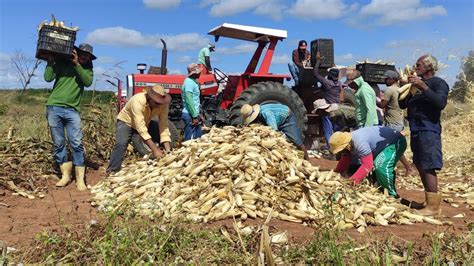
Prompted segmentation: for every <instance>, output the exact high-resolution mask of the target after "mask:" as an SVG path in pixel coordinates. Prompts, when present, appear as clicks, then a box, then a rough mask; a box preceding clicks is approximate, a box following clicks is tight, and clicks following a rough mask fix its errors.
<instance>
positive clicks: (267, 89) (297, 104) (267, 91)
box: [229, 81, 308, 132]
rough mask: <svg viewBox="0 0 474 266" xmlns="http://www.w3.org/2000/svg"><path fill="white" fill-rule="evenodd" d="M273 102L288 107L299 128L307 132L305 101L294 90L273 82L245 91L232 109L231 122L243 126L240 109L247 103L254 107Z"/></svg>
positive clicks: (255, 85) (259, 84)
mask: <svg viewBox="0 0 474 266" xmlns="http://www.w3.org/2000/svg"><path fill="white" fill-rule="evenodd" d="M272 102H273V103H281V104H284V105H286V106H288V107H289V108H290V110H291V112H293V114H295V116H296V119H297V122H298V127H299V128H300V129H301V131H302V132H305V131H306V128H307V123H308V117H307V116H306V108H305V107H304V103H303V101H302V100H301V99H300V97H299V96H298V94H297V93H296V92H294V91H293V90H292V89H290V88H288V87H287V86H285V85H283V84H281V83H278V82H272V81H266V82H260V83H256V84H253V85H251V86H249V87H248V88H247V89H245V90H244V91H243V92H242V93H241V94H240V96H239V97H238V98H237V100H235V102H234V103H233V104H232V107H231V108H230V114H229V122H230V124H231V125H234V126H237V125H241V124H242V117H241V115H240V108H241V107H242V106H243V105H244V104H246V103H248V104H250V105H254V104H264V103H272Z"/></svg>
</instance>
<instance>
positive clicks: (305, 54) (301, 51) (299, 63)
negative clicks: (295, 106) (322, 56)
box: [288, 40, 311, 86]
mask: <svg viewBox="0 0 474 266" xmlns="http://www.w3.org/2000/svg"><path fill="white" fill-rule="evenodd" d="M307 46H308V43H307V42H306V41H305V40H301V41H299V42H298V48H296V49H295V50H293V52H292V61H293V62H292V63H289V64H288V68H289V69H290V74H291V76H292V77H293V80H294V81H295V86H298V84H299V75H300V68H303V67H304V64H303V63H304V61H306V60H308V59H309V58H310V56H311V55H310V53H309V51H308V50H306V47H307Z"/></svg>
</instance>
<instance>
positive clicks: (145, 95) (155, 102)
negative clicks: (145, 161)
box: [107, 85, 171, 173]
mask: <svg viewBox="0 0 474 266" xmlns="http://www.w3.org/2000/svg"><path fill="white" fill-rule="evenodd" d="M170 103H171V96H170V95H169V94H167V93H166V92H165V89H164V88H163V87H162V86H160V85H155V86H154V87H152V88H148V89H147V90H146V91H145V92H141V93H137V94H135V95H134V96H133V97H132V98H130V100H129V101H128V102H127V104H125V107H124V108H123V109H122V111H120V113H119V114H118V116H117V122H116V125H115V128H116V129H115V146H114V149H113V150H112V154H111V155H110V163H109V166H108V168H107V173H113V172H118V171H119V170H120V169H121V168H122V161H123V156H124V155H125V151H126V150H127V146H128V143H129V142H130V140H131V139H132V136H133V135H134V134H138V135H140V137H141V138H142V139H143V141H144V142H145V144H146V145H147V146H148V147H149V148H150V150H151V152H152V154H153V156H154V157H155V158H156V159H159V158H161V157H163V156H164V153H163V151H162V150H161V149H160V148H159V147H158V146H157V145H156V144H155V143H154V142H153V139H152V138H151V136H150V134H149V133H148V125H149V124H150V121H151V119H152V118H153V117H158V119H159V121H158V125H159V131H160V143H161V144H162V145H163V147H164V148H165V151H166V152H169V151H170V150H171V145H170V142H171V134H170V130H169V127H168V112H169V105H170Z"/></svg>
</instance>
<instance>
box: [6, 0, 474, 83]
mask: <svg viewBox="0 0 474 266" xmlns="http://www.w3.org/2000/svg"><path fill="white" fill-rule="evenodd" d="M473 2H474V1H472V0H365V1H353V0H135V1H132V0H115V1H113V0H95V1H92V0H82V1H77V0H76V1H70V0H0V88H15V87H19V85H20V84H19V82H18V78H17V77H16V76H15V72H14V71H13V68H12V67H11V65H10V63H9V59H10V57H11V55H12V53H14V52H15V51H16V50H21V51H22V52H23V53H25V54H26V55H28V56H30V57H34V54H35V49H36V41H37V25H38V24H39V23H40V22H41V21H43V20H48V21H50V20H51V14H54V15H55V16H56V18H57V19H58V20H62V21H65V23H66V25H73V26H79V27H80V31H79V32H78V35H77V40H76V44H79V43H82V42H88V43H91V44H92V45H93V46H94V54H95V55H96V56H97V57H98V59H97V60H96V61H94V70H95V77H96V83H95V87H96V88H97V89H109V90H111V89H113V87H112V86H111V85H110V84H108V83H106V82H105V79H106V77H105V76H104V75H103V74H104V73H105V74H109V75H114V76H118V77H120V78H122V79H124V77H125V75H126V74H129V73H134V72H136V64H137V63H142V62H143V63H147V64H148V65H155V66H159V65H160V62H161V43H160V42H159V38H164V39H165V40H166V41H167V43H168V50H169V51H168V68H169V70H170V71H171V73H184V72H185V71H186V65H187V64H189V63H191V62H195V61H197V53H198V51H199V50H200V49H201V48H202V47H203V46H205V45H206V44H207V43H208V41H209V40H212V38H211V37H212V36H210V35H207V32H208V31H209V30H210V29H211V28H213V27H215V26H218V25H221V24H222V23H225V22H227V23H235V24H243V25H250V26H259V27H268V28H275V29H283V30H287V31H288V39H286V40H284V41H283V42H281V43H279V45H277V48H276V52H275V56H274V59H273V64H272V67H271V68H270V71H271V72H273V73H288V68H287V63H288V62H289V61H290V54H291V51H292V50H293V49H294V48H296V46H297V42H298V40H300V39H304V40H307V41H308V42H309V41H311V40H313V39H316V38H332V39H334V42H335V55H336V64H338V65H354V64H355V62H356V61H358V60H363V59H366V58H368V59H370V60H373V61H375V60H378V59H382V60H384V61H392V62H395V63H396V65H397V67H402V66H404V65H405V64H413V63H414V62H415V60H416V58H418V57H419V56H420V55H422V54H424V53H432V54H433V55H435V56H436V57H437V58H438V59H439V61H441V62H442V66H443V69H441V70H440V71H439V73H438V75H439V76H441V77H443V78H445V79H446V80H447V81H448V83H450V84H453V83H454V81H455V80H456V75H457V73H459V69H460V61H461V58H462V56H466V55H467V53H468V51H469V50H473V49H474V36H473V34H474V33H473V24H474V18H473V14H474V10H473ZM216 45H217V50H216V52H215V53H212V54H211V60H212V62H213V67H217V68H219V69H221V70H223V71H224V72H228V73H239V72H242V71H243V70H244V69H245V67H246V65H247V63H248V61H249V60H250V57H251V55H252V52H253V50H254V48H255V44H254V43H251V42H245V41H239V40H230V39H225V38H221V39H220V40H219V42H218V43H217V44H216ZM118 62H122V63H120V64H119V66H115V65H116V64H117V63H118ZM43 70H44V65H42V66H40V68H39V71H38V73H37V74H38V76H37V77H35V78H34V80H33V82H32V87H51V86H52V84H48V83H45V82H44V81H43V80H42V73H43Z"/></svg>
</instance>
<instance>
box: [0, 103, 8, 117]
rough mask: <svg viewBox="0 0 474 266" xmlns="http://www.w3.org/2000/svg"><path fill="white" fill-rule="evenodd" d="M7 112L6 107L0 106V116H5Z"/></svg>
mask: <svg viewBox="0 0 474 266" xmlns="http://www.w3.org/2000/svg"><path fill="white" fill-rule="evenodd" d="M7 112H8V105H6V104H0V115H6V114H7Z"/></svg>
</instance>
